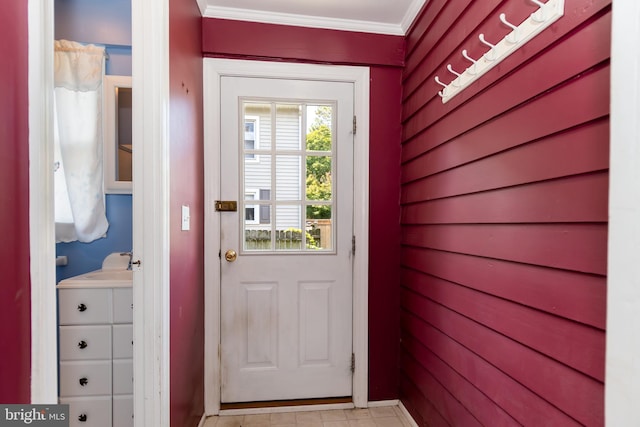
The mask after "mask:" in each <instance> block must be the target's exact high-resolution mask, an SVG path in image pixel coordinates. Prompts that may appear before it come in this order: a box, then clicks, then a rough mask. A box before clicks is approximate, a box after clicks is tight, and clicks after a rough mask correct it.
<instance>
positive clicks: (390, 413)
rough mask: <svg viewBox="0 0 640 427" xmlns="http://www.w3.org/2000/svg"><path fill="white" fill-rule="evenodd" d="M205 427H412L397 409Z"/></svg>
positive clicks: (246, 419) (238, 418)
mask: <svg viewBox="0 0 640 427" xmlns="http://www.w3.org/2000/svg"><path fill="white" fill-rule="evenodd" d="M204 427H411V424H410V423H409V421H408V420H407V419H406V418H405V416H404V414H403V413H402V411H401V410H400V408H399V407H397V406H383V407H373V408H367V409H337V410H326V411H310V412H282V413H273V414H255V415H222V416H219V417H209V418H207V420H206V422H205V423H204Z"/></svg>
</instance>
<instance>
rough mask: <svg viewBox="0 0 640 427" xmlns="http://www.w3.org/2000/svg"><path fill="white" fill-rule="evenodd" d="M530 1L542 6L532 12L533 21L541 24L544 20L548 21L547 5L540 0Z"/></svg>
mask: <svg viewBox="0 0 640 427" xmlns="http://www.w3.org/2000/svg"><path fill="white" fill-rule="evenodd" d="M529 1H530V2H531V3H533V4H535V5H536V6H538V7H539V8H540V10H538V11H536V12H533V13H532V14H531V19H533V21H534V22H537V23H538V24H541V23H543V22H544V21H546V16H545V13H544V12H545V9H544V6H546V5H545V4H544V3H542V2H541V1H539V0H529Z"/></svg>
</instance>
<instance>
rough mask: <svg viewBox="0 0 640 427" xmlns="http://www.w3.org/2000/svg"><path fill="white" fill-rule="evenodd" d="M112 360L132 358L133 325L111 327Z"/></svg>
mask: <svg viewBox="0 0 640 427" xmlns="http://www.w3.org/2000/svg"><path fill="white" fill-rule="evenodd" d="M113 358H114V359H132V358H133V325H113Z"/></svg>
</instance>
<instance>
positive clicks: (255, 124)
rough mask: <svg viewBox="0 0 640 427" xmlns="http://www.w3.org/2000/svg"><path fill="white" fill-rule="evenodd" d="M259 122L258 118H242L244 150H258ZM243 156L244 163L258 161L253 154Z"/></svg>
mask: <svg viewBox="0 0 640 427" xmlns="http://www.w3.org/2000/svg"><path fill="white" fill-rule="evenodd" d="M259 120H260V119H259V118H258V116H245V118H244V149H245V150H258V149H260V137H259V129H260V126H259ZM244 156H245V160H246V161H258V156H257V155H256V154H255V153H249V154H245V155H244Z"/></svg>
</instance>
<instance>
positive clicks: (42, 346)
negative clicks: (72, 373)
mask: <svg viewBox="0 0 640 427" xmlns="http://www.w3.org/2000/svg"><path fill="white" fill-rule="evenodd" d="M28 14H29V17H28V27H29V29H28V33H29V34H28V37H29V55H28V56H29V248H30V258H31V264H30V267H29V268H30V271H31V402H32V403H34V404H54V403H57V402H58V362H57V345H58V343H57V331H56V329H57V328H56V305H55V304H54V303H53V301H55V300H56V287H55V283H56V270H55V262H54V260H55V257H56V254H55V227H54V221H53V217H54V205H53V0H47V1H43V0H29V4H28Z"/></svg>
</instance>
